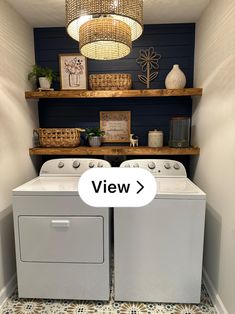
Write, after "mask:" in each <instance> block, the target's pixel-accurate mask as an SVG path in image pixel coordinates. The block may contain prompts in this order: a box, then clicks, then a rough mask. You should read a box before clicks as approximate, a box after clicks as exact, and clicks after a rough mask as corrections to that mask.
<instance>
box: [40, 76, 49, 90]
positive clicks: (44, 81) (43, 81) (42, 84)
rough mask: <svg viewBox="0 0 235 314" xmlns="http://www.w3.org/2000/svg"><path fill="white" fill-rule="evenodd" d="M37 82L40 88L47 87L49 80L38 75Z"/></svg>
mask: <svg viewBox="0 0 235 314" xmlns="http://www.w3.org/2000/svg"><path fill="white" fill-rule="evenodd" d="M39 84H40V88H41V89H49V88H50V87H51V81H50V80H49V79H48V78H47V77H39Z"/></svg>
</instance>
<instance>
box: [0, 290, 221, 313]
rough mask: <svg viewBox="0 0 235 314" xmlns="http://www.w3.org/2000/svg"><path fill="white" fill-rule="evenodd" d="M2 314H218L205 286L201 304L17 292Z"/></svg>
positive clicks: (8, 301)
mask: <svg viewBox="0 0 235 314" xmlns="http://www.w3.org/2000/svg"><path fill="white" fill-rule="evenodd" d="M0 313H1V314H65V313H68V314H81V313H83V314H93V313H96V314H217V312H216V310H215V308H214V307H213V305H212V303H211V300H210V298H209V295H208V293H207V291H206V289H205V287H204V286H202V298H201V304H198V305H185V304H160V303H125V302H115V301H114V299H113V291H111V300H110V302H86V301H64V300H61V301H60V300H36V299H33V300H27V299H19V298H18V295H17V291H15V292H14V294H13V295H12V296H11V297H10V298H9V299H8V300H7V301H6V302H5V304H4V306H3V308H2V310H0Z"/></svg>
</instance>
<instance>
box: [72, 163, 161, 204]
mask: <svg viewBox="0 0 235 314" xmlns="http://www.w3.org/2000/svg"><path fill="white" fill-rule="evenodd" d="M78 193H79V195H80V197H81V199H82V200H83V201H84V202H85V203H86V204H88V205H89V206H92V207H142V206H145V205H147V204H149V203H150V202H151V201H152V200H153V199H154V197H155V195H156V194H157V184H156V180H155V178H154V176H153V175H152V174H151V173H150V172H149V171H147V170H145V169H141V168H130V169H129V168H103V169H99V168H94V169H91V170H88V171H86V172H84V173H83V175H82V176H81V178H80V180H79V183H78Z"/></svg>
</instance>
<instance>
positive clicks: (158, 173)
mask: <svg viewBox="0 0 235 314" xmlns="http://www.w3.org/2000/svg"><path fill="white" fill-rule="evenodd" d="M120 167H121V168H143V169H146V170H149V171H150V172H151V173H152V175H153V176H154V177H156V178H157V177H187V173H186V170H185V167H184V165H183V164H182V163H181V162H178V161H175V160H167V159H134V160H127V161H125V162H123V163H122V164H121V166H120Z"/></svg>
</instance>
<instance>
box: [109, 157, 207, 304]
mask: <svg viewBox="0 0 235 314" xmlns="http://www.w3.org/2000/svg"><path fill="white" fill-rule="evenodd" d="M121 167H140V168H144V169H148V170H149V171H150V172H151V173H152V174H153V175H154V177H155V178H156V182H157V193H156V197H155V199H154V200H153V201H152V202H151V203H150V204H149V205H147V206H145V207H140V208H115V209H114V269H115V271H114V273H115V281H114V285H115V287H114V291H115V300H117V301H141V302H163V303H165V302H167V303H199V302H200V294H201V275H202V257H203V239H204V221H205V206H206V195H205V193H204V192H202V191H201V190H200V189H199V188H198V187H197V186H196V185H195V184H194V183H193V182H191V181H190V180H189V179H188V178H187V175H186V170H185V168H184V166H183V165H182V164H181V163H179V162H176V161H173V160H158V159H156V160H129V161H125V162H124V163H122V164H121Z"/></svg>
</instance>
